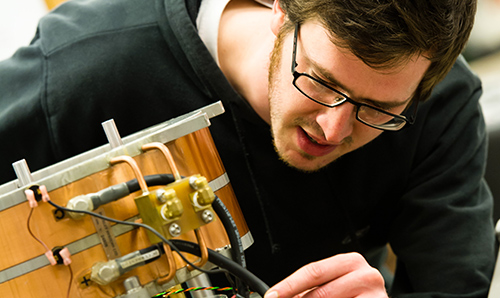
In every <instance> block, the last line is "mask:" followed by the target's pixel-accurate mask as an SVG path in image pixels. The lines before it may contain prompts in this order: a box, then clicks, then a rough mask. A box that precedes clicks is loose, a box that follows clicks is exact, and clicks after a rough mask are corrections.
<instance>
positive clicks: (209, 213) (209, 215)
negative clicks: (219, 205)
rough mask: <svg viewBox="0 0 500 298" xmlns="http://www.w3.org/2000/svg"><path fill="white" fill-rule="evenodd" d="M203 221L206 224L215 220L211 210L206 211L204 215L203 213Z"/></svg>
mask: <svg viewBox="0 0 500 298" xmlns="http://www.w3.org/2000/svg"><path fill="white" fill-rule="evenodd" d="M201 219H202V220H203V221H204V222H205V223H211V222H212V221H213V220H214V214H213V213H212V211H210V210H204V211H203V212H202V213H201Z"/></svg>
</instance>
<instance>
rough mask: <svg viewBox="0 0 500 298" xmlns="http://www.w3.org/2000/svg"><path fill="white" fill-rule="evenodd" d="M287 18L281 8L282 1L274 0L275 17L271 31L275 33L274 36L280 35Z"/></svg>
mask: <svg viewBox="0 0 500 298" xmlns="http://www.w3.org/2000/svg"><path fill="white" fill-rule="evenodd" d="M285 17H286V15H285V12H284V11H283V9H282V8H281V6H280V1H279V0H274V4H273V16H272V18H271V31H273V33H274V35H276V36H277V35H278V32H279V30H280V28H281V26H283V23H284V22H285Z"/></svg>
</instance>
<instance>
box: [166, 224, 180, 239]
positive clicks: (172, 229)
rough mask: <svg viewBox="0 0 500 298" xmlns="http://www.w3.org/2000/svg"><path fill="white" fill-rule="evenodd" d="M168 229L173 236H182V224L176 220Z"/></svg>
mask: <svg viewBox="0 0 500 298" xmlns="http://www.w3.org/2000/svg"><path fill="white" fill-rule="evenodd" d="M168 231H169V232H170V235H172V237H177V236H180V235H181V226H180V225H179V224H177V223H175V222H174V223H173V224H171V225H170V227H169V228H168Z"/></svg>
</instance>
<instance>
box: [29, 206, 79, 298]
mask: <svg viewBox="0 0 500 298" xmlns="http://www.w3.org/2000/svg"><path fill="white" fill-rule="evenodd" d="M30 209H31V210H30V214H29V215H28V220H27V223H26V226H27V228H28V232H29V233H30V235H31V237H33V238H34V239H35V240H36V241H38V242H39V243H40V244H41V245H42V246H43V247H44V248H45V251H49V250H50V249H49V247H48V246H47V245H46V244H45V243H44V242H43V241H42V240H41V239H39V238H37V237H36V236H35V234H33V231H32V230H31V227H30V222H31V216H32V215H33V211H34V210H35V208H30ZM68 269H69V285H68V292H67V294H66V297H67V298H69V297H70V296H69V294H70V292H71V282H72V281H73V270H72V269H71V265H68Z"/></svg>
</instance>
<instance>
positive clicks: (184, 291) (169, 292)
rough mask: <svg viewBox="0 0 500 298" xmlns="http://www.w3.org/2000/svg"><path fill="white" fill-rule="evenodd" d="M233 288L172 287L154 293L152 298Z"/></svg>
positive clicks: (225, 290) (223, 290)
mask: <svg viewBox="0 0 500 298" xmlns="http://www.w3.org/2000/svg"><path fill="white" fill-rule="evenodd" d="M232 290H234V288H232V287H225V288H219V287H192V288H188V289H174V290H171V291H165V292H161V293H158V294H156V295H154V296H153V297H152V298H157V297H168V296H170V295H175V294H180V293H187V292H197V291H218V292H227V291H232Z"/></svg>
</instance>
